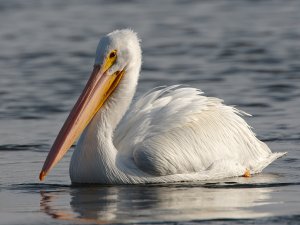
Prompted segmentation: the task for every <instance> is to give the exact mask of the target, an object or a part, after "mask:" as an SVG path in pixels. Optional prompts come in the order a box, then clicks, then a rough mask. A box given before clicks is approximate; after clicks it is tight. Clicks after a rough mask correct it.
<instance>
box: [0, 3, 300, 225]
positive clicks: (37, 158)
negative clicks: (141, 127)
mask: <svg viewBox="0 0 300 225" xmlns="http://www.w3.org/2000/svg"><path fill="white" fill-rule="evenodd" d="M122 2H123V1H106V2H104V1H103V2H101V1H96V0H95V1H92V0H91V1H81V3H80V2H79V1H60V0H54V1H49V0H43V1H38V0H36V1H33V0H32V1H30V0H29V1H21V0H19V1H18V0H7V1H5V0H2V1H0V49H1V50H0V82H1V83H0V189H1V191H0V218H1V219H0V224H41V223H43V224H73V223H74V221H77V222H78V223H83V224H97V223H98V224H103V223H104V224H107V223H154V224H156V223H172V222H178V223H179V224H193V223H201V222H202V223H204V224H214V223H216V224H227V223H228V224H229V223H230V224H240V223H242V224H253V223H257V224H272V223H274V224H285V223H289V224H297V223H299V221H300V173H299V170H300V167H299V162H300V152H299V150H300V147H299V144H300V129H299V127H300V119H299V118H300V117H299V115H300V25H299V21H300V13H299V11H300V1H289V0H286V1H229V0H228V1H188V0H186V1H164V2H163V3H162V2H161V1H160V2H159V1H139V2H138V1H128V2H126V3H122ZM124 27H131V28H133V29H134V30H136V31H137V32H138V33H139V34H140V37H141V38H142V40H143V42H142V48H143V53H144V64H143V72H142V74H141V78H140V83H139V87H138V91H137V95H139V94H141V93H143V92H145V91H147V90H149V89H150V88H153V87H155V86H158V85H171V84H177V83H181V84H187V85H191V86H194V87H197V88H200V89H202V90H203V91H205V92H206V94H207V95H210V96H216V97H219V98H223V99H224V100H225V103H226V104H230V105H237V106H238V107H239V108H240V109H242V110H244V111H247V112H248V113H250V114H252V115H253V117H251V118H247V121H248V122H249V123H250V124H251V126H253V127H254V130H255V132H256V133H257V135H258V137H259V138H260V139H262V140H264V141H265V142H266V143H267V144H268V145H269V146H270V147H271V148H272V150H273V151H288V152H289V153H288V155H287V156H286V157H284V158H282V159H279V160H278V161H276V162H275V163H273V164H272V165H271V166H269V167H268V168H267V169H266V170H265V171H264V173H262V174H260V175H257V176H254V177H252V178H231V179H226V180H218V181H211V182H209V183H192V184H190V183H183V184H172V185H159V186H157V185H150V186H148V185H147V186H143V185H140V186H130V185H128V186H81V187H78V186H77V187H76V186H71V184H70V179H69V176H68V165H69V160H70V156H71V153H72V151H70V152H69V153H68V155H67V156H66V157H65V158H64V159H63V161H61V162H60V163H59V165H58V166H57V167H56V168H55V169H54V170H53V171H52V173H51V174H50V175H49V176H48V177H47V179H46V181H45V182H43V183H41V182H39V181H38V173H39V171H40V169H41V166H42V163H43V161H44V159H45V157H46V155H47V152H48V150H49V148H50V145H51V144H52V142H53V140H54V138H55V136H56V135H57V132H58V130H59V129H60V127H61V125H62V123H63V121H64V119H65V118H66V116H67V114H68V112H69V110H70V108H71V107H72V105H73V104H74V102H75V100H76V98H77V97H78V96H79V94H80V92H81V90H82V88H83V86H84V84H85V82H86V80H87V78H88V75H89V73H90V71H91V69H92V65H93V57H94V52H95V48H96V46H97V43H98V40H99V37H100V36H101V35H103V34H105V33H108V32H110V31H112V30H114V29H117V28H124Z"/></svg>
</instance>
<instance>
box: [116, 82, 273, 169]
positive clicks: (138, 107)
mask: <svg viewBox="0 0 300 225" xmlns="http://www.w3.org/2000/svg"><path fill="white" fill-rule="evenodd" d="M202 94H203V92H202V91H200V90H198V89H195V88H190V87H182V86H179V85H174V86H170V87H165V88H162V87H161V88H159V89H154V90H153V91H151V92H148V93H146V94H145V95H144V96H142V97H141V98H140V99H139V100H138V101H136V102H135V103H133V104H132V106H131V107H130V109H129V110H128V112H127V113H126V114H125V116H124V118H123V119H122V121H121V122H120V124H119V125H118V127H117V129H116V130H115V133H114V144H115V146H116V148H117V149H118V154H120V155H122V156H123V157H124V156H125V157H127V158H129V160H133V161H134V163H135V164H136V165H137V166H138V167H139V168H140V169H142V170H143V171H145V172H147V173H149V174H154V175H170V174H178V173H188V172H199V171H203V170H205V169H207V168H209V167H211V166H212V165H214V163H215V162H218V161H222V160H224V159H228V160H231V161H232V160H236V162H238V163H241V164H242V165H245V167H248V168H250V169H251V170H252V171H253V172H260V171H258V170H261V169H263V166H262V165H264V166H267V164H266V163H263V161H264V160H265V161H266V162H267V159H268V158H269V157H270V155H271V151H270V149H269V148H268V147H267V146H266V145H265V144H264V143H262V142H261V141H259V140H258V139H257V138H256V137H255V134H254V133H253V132H252V130H251V128H250V127H249V125H248V124H247V123H246V122H245V121H244V119H243V118H242V117H241V115H248V114H246V113H244V112H242V111H239V110H237V109H236V108H234V107H231V106H226V105H224V104H223V101H222V100H220V99H218V98H212V97H205V96H203V95H202ZM269 161H270V160H269ZM265 164H266V165H265ZM257 165H260V166H257Z"/></svg>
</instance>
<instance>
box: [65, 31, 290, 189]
mask: <svg viewBox="0 0 300 225" xmlns="http://www.w3.org/2000/svg"><path fill="white" fill-rule="evenodd" d="M112 50H117V52H118V58H117V61H116V62H115V64H114V65H113V66H112V67H111V68H110V69H109V73H114V72H115V71H120V70H123V69H125V71H126V72H125V75H124V77H123V78H122V80H121V81H120V83H119V85H118V86H117V88H116V89H115V90H114V92H113V93H112V95H111V96H110V97H109V98H108V99H107V100H106V102H105V104H104V105H103V106H102V108H101V109H100V110H99V111H98V112H97V113H96V115H95V116H94V118H93V119H92V121H91V122H90V123H89V125H88V126H87V127H86V129H85V131H84V132H83V134H82V135H81V137H80V140H79V142H78V144H77V147H76V149H75V151H74V153H73V156H72V160H71V164H70V176H71V180H72V182H75V183H105V184H121V183H126V184H136V183H158V182H178V181H196V180H208V179H218V178H225V177H231V176H242V175H243V174H244V173H245V171H246V170H250V172H251V173H252V174H254V173H259V172H261V171H262V169H264V168H265V167H266V166H267V165H269V164H270V163H271V162H272V161H274V160H275V159H277V158H278V157H281V156H282V155H284V154H285V153H272V152H271V151H270V149H269V148H268V147H267V145H266V144H264V143H263V142H261V141H259V140H258V139H257V138H256V137H255V134H254V133H253V132H252V131H251V129H250V127H249V126H248V125H247V123H246V122H245V121H244V120H243V119H242V118H241V115H244V114H245V113H244V112H241V111H239V110H237V109H236V108H234V107H231V106H226V105H224V104H223V103H222V100H220V99H217V98H211V97H205V96H203V95H202V94H203V93H202V92H201V91H200V90H197V89H195V88H190V87H181V86H171V87H164V88H157V89H154V90H153V91H151V92H149V93H147V94H145V95H144V96H142V97H141V98H140V99H139V100H137V101H136V102H135V103H133V104H131V106H130V108H129V105H130V102H131V100H132V98H133V95H134V92H135V87H136V85H137V80H138V76H139V72H140V66H141V50H140V46H139V41H138V38H137V36H136V34H135V33H134V32H132V31H131V30H119V31H114V32H113V33H110V34H108V35H107V36H105V37H104V38H103V39H101V41H100V43H99V46H98V48H97V52H96V60H95V64H96V65H97V64H101V63H102V62H103V60H104V59H105V56H106V55H107V54H109V52H111V51H112ZM125 113H126V114H125Z"/></svg>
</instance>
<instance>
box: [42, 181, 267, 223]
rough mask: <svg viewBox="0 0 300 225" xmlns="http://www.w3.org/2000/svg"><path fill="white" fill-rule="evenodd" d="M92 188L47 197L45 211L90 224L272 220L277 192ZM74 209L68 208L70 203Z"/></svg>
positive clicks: (207, 187) (50, 194)
mask: <svg viewBox="0 0 300 225" xmlns="http://www.w3.org/2000/svg"><path fill="white" fill-rule="evenodd" d="M232 187H233V186H232V185H231V186H230V187H228V188H215V186H214V188H209V186H208V185H205V186H203V185H199V186H193V187H188V186H183V185H179V186H178V185H173V186H115V187H111V186H104V187H99V186H92V187H72V188H70V189H69V190H68V191H63V192H41V210H42V211H43V212H44V213H46V214H47V215H49V216H51V217H52V218H54V219H61V220H72V221H80V222H86V223H91V222H92V223H101V224H103V223H104V224H105V223H119V222H123V223H124V222H128V223H129V222H131V223H132V222H158V221H175V220H176V221H178V220H179V221H191V220H204V219H216V218H230V219H236V218H254V217H262V216H270V214H269V213H267V212H261V211H259V209H258V208H257V207H259V206H261V205H264V204H268V202H269V199H270V194H271V192H272V191H273V190H272V188H271V187H267V188H232ZM65 201H69V202H70V207H67V208H66V205H67V204H66V202H65Z"/></svg>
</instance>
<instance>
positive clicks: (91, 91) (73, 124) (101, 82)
mask: <svg viewBox="0 0 300 225" xmlns="http://www.w3.org/2000/svg"><path fill="white" fill-rule="evenodd" d="M113 63H114V61H112V60H109V58H108V59H106V60H105V61H104V63H103V65H102V66H97V65H95V66H94V70H93V72H92V74H91V76H90V79H89V80H88V82H87V84H86V86H85V88H84V90H83V92H82V94H81V95H80V97H79V99H78V100H77V102H76V104H75V106H74V107H73V109H72V111H71V113H70V115H69V116H68V118H67V120H66V121H65V123H64V125H63V127H62V128H61V130H60V132H59V134H58V136H57V137H56V140H55V142H54V144H53V146H52V148H51V150H50V152H49V154H48V156H47V158H46V161H45V163H44V166H43V169H42V171H41V173H40V176H39V178H40V180H41V181H42V180H44V178H45V176H46V175H47V173H48V172H49V171H50V169H51V168H52V167H54V166H55V165H56V164H57V163H58V162H59V161H60V160H61V158H62V157H63V156H64V155H65V154H66V152H67V151H68V150H69V148H70V147H71V146H72V144H73V143H74V142H75V141H76V140H77V138H78V137H79V136H80V134H81V133H82V132H83V130H84V129H85V128H86V126H87V125H88V124H89V123H90V121H91V120H92V118H93V117H94V116H95V114H96V113H97V112H98V110H99V109H100V108H101V107H102V105H103V104H104V103H105V101H106V100H107V99H108V98H109V96H110V95H111V93H112V92H113V91H114V90H115V88H116V87H117V86H118V84H119V82H120V80H121V78H122V77H123V75H124V73H125V69H123V70H122V71H117V72H115V73H113V74H108V73H107V70H108V69H109V68H110V67H111V66H112V64H113Z"/></svg>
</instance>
